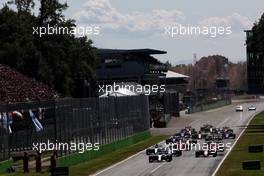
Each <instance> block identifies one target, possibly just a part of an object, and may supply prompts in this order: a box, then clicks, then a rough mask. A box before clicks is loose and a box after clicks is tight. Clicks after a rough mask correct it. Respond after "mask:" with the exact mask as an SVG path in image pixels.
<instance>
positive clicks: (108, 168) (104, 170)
mask: <svg viewBox="0 0 264 176" xmlns="http://www.w3.org/2000/svg"><path fill="white" fill-rule="evenodd" d="M162 143H163V141H161V142H159V143H158V145H159V144H162ZM153 146H154V145H153ZM145 151H146V149H144V150H141V151H140V152H138V153H136V154H134V155H132V156H130V157H128V158H126V159H124V160H122V161H120V162H118V163H116V164H114V165H112V166H109V167H107V168H105V169H103V170H101V171H99V172H97V173H95V174H92V176H97V175H100V174H101V173H104V172H106V171H108V170H110V169H112V168H114V167H116V166H118V165H120V164H122V163H124V162H126V161H128V160H130V159H131V158H134V157H136V156H138V155H139V154H141V153H143V152H145Z"/></svg>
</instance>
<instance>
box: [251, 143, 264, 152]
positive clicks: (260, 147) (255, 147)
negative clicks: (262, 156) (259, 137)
mask: <svg viewBox="0 0 264 176" xmlns="http://www.w3.org/2000/svg"><path fill="white" fill-rule="evenodd" d="M248 152H249V153H257V152H263V145H262V144H259V145H250V146H248Z"/></svg>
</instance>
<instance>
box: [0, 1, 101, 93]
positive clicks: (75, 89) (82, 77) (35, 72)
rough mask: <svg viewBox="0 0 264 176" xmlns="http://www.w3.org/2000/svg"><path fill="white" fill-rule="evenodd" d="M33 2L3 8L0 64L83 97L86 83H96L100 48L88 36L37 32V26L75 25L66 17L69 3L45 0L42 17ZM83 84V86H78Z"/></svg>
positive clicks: (64, 91) (41, 11) (61, 90)
mask: <svg viewBox="0 0 264 176" xmlns="http://www.w3.org/2000/svg"><path fill="white" fill-rule="evenodd" d="M31 2H32V1H29V0H20V1H19V0H16V1H14V3H15V4H16V5H17V9H18V10H17V11H14V10H12V9H11V8H9V7H8V5H6V6H4V7H3V8H2V9H0V24H1V25H0V64H6V65H8V66H10V67H13V68H15V69H17V70H19V71H20V72H22V73H24V74H26V75H28V76H30V77H34V78H35V79H37V80H40V81H42V82H44V83H47V84H48V85H50V86H51V87H53V88H55V89H56V90H57V91H58V92H59V93H61V95H62V96H73V97H80V96H83V95H82V94H80V92H83V90H82V89H84V86H85V85H87V81H88V82H89V85H91V86H93V87H94V86H95V82H96V81H95V79H96V77H95V69H96V62H97V59H96V54H95V52H96V49H95V48H94V47H93V46H92V41H91V40H89V39H88V38H87V37H81V38H77V37H75V36H74V35H73V34H70V33H65V34H54V35H48V34H45V35H43V36H42V37H40V36H39V35H36V34H35V35H33V27H45V26H47V25H50V26H54V27H58V26H61V27H67V28H72V27H75V22H74V20H72V19H65V17H64V15H63V13H62V12H63V11H64V10H65V9H66V8H67V4H61V3H59V2H58V1H57V0H41V1H40V3H41V7H40V12H39V15H38V16H34V15H33V14H32V13H31V10H30V8H29V7H30V6H29V5H32V3H31ZM77 85H79V86H77Z"/></svg>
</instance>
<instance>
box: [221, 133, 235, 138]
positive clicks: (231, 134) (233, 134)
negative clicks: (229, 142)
mask: <svg viewBox="0 0 264 176" xmlns="http://www.w3.org/2000/svg"><path fill="white" fill-rule="evenodd" d="M222 136H223V139H235V138H236V134H235V133H223V134H222Z"/></svg>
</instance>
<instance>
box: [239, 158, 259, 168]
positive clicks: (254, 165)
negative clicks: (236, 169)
mask: <svg viewBox="0 0 264 176" xmlns="http://www.w3.org/2000/svg"><path fill="white" fill-rule="evenodd" d="M242 167H243V170H260V168H261V165H260V161H259V160H251V161H243V162H242Z"/></svg>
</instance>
